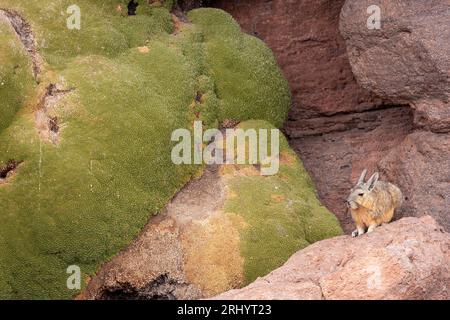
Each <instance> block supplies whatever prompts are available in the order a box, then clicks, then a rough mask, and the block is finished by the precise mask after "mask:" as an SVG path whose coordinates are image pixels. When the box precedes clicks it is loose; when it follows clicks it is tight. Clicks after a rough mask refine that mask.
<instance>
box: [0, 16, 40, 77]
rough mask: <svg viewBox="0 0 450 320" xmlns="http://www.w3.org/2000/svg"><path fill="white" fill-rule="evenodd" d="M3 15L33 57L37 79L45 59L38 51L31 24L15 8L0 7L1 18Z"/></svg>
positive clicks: (34, 73) (34, 72)
mask: <svg viewBox="0 0 450 320" xmlns="http://www.w3.org/2000/svg"><path fill="white" fill-rule="evenodd" d="M2 17H3V18H4V19H5V20H7V21H8V22H9V23H10V24H11V26H12V27H13V29H14V31H15V32H16V34H17V35H18V37H19V39H20V41H21V42H22V44H23V46H24V47H25V50H26V51H27V53H28V55H29V56H30V57H31V61H32V64H33V76H34V78H35V79H37V76H38V75H39V73H40V72H41V70H42V68H41V66H42V64H43V59H42V57H41V56H40V55H39V54H38V52H37V49H36V41H35V37H34V34H33V32H32V30H31V26H30V24H29V23H28V22H27V21H26V20H25V19H24V18H23V17H22V16H21V15H20V14H19V13H18V12H16V11H14V10H9V9H2V8H0V18H2Z"/></svg>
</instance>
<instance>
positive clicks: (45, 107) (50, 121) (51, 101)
mask: <svg viewBox="0 0 450 320" xmlns="http://www.w3.org/2000/svg"><path fill="white" fill-rule="evenodd" d="M74 90H75V89H74V88H69V89H62V88H61V86H60V85H58V84H53V83H51V84H50V85H48V86H47V88H46V90H45V94H44V95H43V96H42V98H41V100H40V102H39V104H38V106H37V110H36V112H35V123H36V128H37V129H38V131H39V135H40V136H41V137H42V138H43V139H45V140H47V141H50V142H52V143H53V144H57V143H58V142H59V132H60V128H61V125H60V123H59V120H58V117H57V116H55V115H52V113H53V112H54V110H55V107H56V106H57V105H58V103H59V102H60V101H61V99H63V98H64V97H65V96H66V95H67V94H69V93H71V92H72V91H74Z"/></svg>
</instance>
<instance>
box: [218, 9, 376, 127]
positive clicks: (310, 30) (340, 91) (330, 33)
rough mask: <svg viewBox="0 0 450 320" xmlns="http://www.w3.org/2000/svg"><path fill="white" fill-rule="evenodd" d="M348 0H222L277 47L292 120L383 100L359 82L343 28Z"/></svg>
mask: <svg viewBox="0 0 450 320" xmlns="http://www.w3.org/2000/svg"><path fill="white" fill-rule="evenodd" d="M344 2H345V1H344V0H335V1H329V0H294V1H283V0H274V1H266V0H253V1H242V0H232V1H229V0H219V1H211V3H212V5H213V6H215V7H218V8H221V9H223V10H225V11H227V12H229V13H231V15H233V17H234V18H235V19H236V20H237V21H238V22H239V23H240V25H241V27H242V29H243V30H244V31H245V32H247V33H249V34H252V35H255V36H257V37H259V38H261V39H262V40H264V41H265V42H266V43H267V45H268V46H269V47H270V48H271V49H272V50H273V51H274V53H275V55H276V57H277V59H278V63H279V65H280V67H281V69H282V70H283V72H284V74H285V76H286V78H287V79H288V81H289V84H290V86H291V91H292V94H293V107H292V110H291V114H290V118H291V119H290V120H291V121H293V122H302V120H303V119H305V118H310V117H311V116H313V115H319V114H320V115H322V114H326V115H330V114H335V113H338V112H349V111H356V110H358V111H361V110H367V109H371V108H373V107H374V106H376V105H380V104H381V100H379V99H375V98H374V97H373V96H371V95H370V94H369V93H368V91H365V90H363V89H361V88H360V87H359V85H358V84H357V83H356V81H355V79H354V77H353V74H352V71H351V68H350V64H349V62H348V58H347V54H346V48H345V42H344V40H343V38H342V37H341V35H340V34H339V12H340V10H341V7H342V5H343V4H344Z"/></svg>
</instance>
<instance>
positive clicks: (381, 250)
mask: <svg viewBox="0 0 450 320" xmlns="http://www.w3.org/2000/svg"><path fill="white" fill-rule="evenodd" d="M449 288H450V235H449V234H448V233H446V232H444V231H443V229H442V228H441V227H440V226H439V225H438V224H437V223H436V221H435V220H434V219H433V218H431V217H430V216H425V217H422V218H413V217H408V218H403V219H401V220H399V221H396V222H393V223H391V224H388V225H384V226H382V227H379V228H377V229H376V230H375V231H374V232H373V233H370V234H365V235H363V236H361V237H357V238H351V237H350V236H340V237H335V238H332V239H327V240H323V241H320V242H317V243H315V244H313V245H311V246H309V247H307V248H306V249H303V250H301V251H299V252H297V253H296V254H294V255H293V256H292V257H291V258H290V259H289V260H288V261H287V262H286V263H285V264H284V265H283V266H282V267H280V268H278V269H276V270H274V271H273V272H271V273H270V274H268V275H267V276H265V277H263V278H259V279H258V280H256V281H255V282H254V283H252V284H250V285H249V286H247V287H245V288H243V289H240V290H231V291H229V292H226V293H223V294H221V295H219V296H216V297H214V298H213V299H330V300H331V299H449V298H450V291H449Z"/></svg>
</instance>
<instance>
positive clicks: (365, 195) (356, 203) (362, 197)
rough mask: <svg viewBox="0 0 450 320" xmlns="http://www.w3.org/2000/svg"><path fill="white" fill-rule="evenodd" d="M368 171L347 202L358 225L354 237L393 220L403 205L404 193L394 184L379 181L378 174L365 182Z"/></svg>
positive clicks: (362, 175)
mask: <svg viewBox="0 0 450 320" xmlns="http://www.w3.org/2000/svg"><path fill="white" fill-rule="evenodd" d="M365 173H366V170H365V171H364V172H363V173H362V174H361V177H360V179H359V181H358V183H357V184H356V186H355V187H354V188H353V189H352V190H351V193H350V195H349V197H348V198H347V202H348V204H349V205H350V212H351V215H352V218H353V221H354V222H355V224H356V228H357V229H356V230H355V231H353V233H352V235H353V236H356V235H361V234H363V233H365V232H366V229H367V231H368V232H371V231H373V229H375V228H376V227H377V226H379V225H381V224H383V223H388V222H390V221H391V220H392V218H393V216H394V212H395V210H396V209H397V208H399V207H400V206H401V204H402V198H403V196H402V192H401V191H400V189H399V188H398V187H397V186H395V185H394V184H392V183H389V182H385V181H378V173H375V174H374V175H372V177H371V178H370V179H369V180H368V181H367V182H364V178H365Z"/></svg>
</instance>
